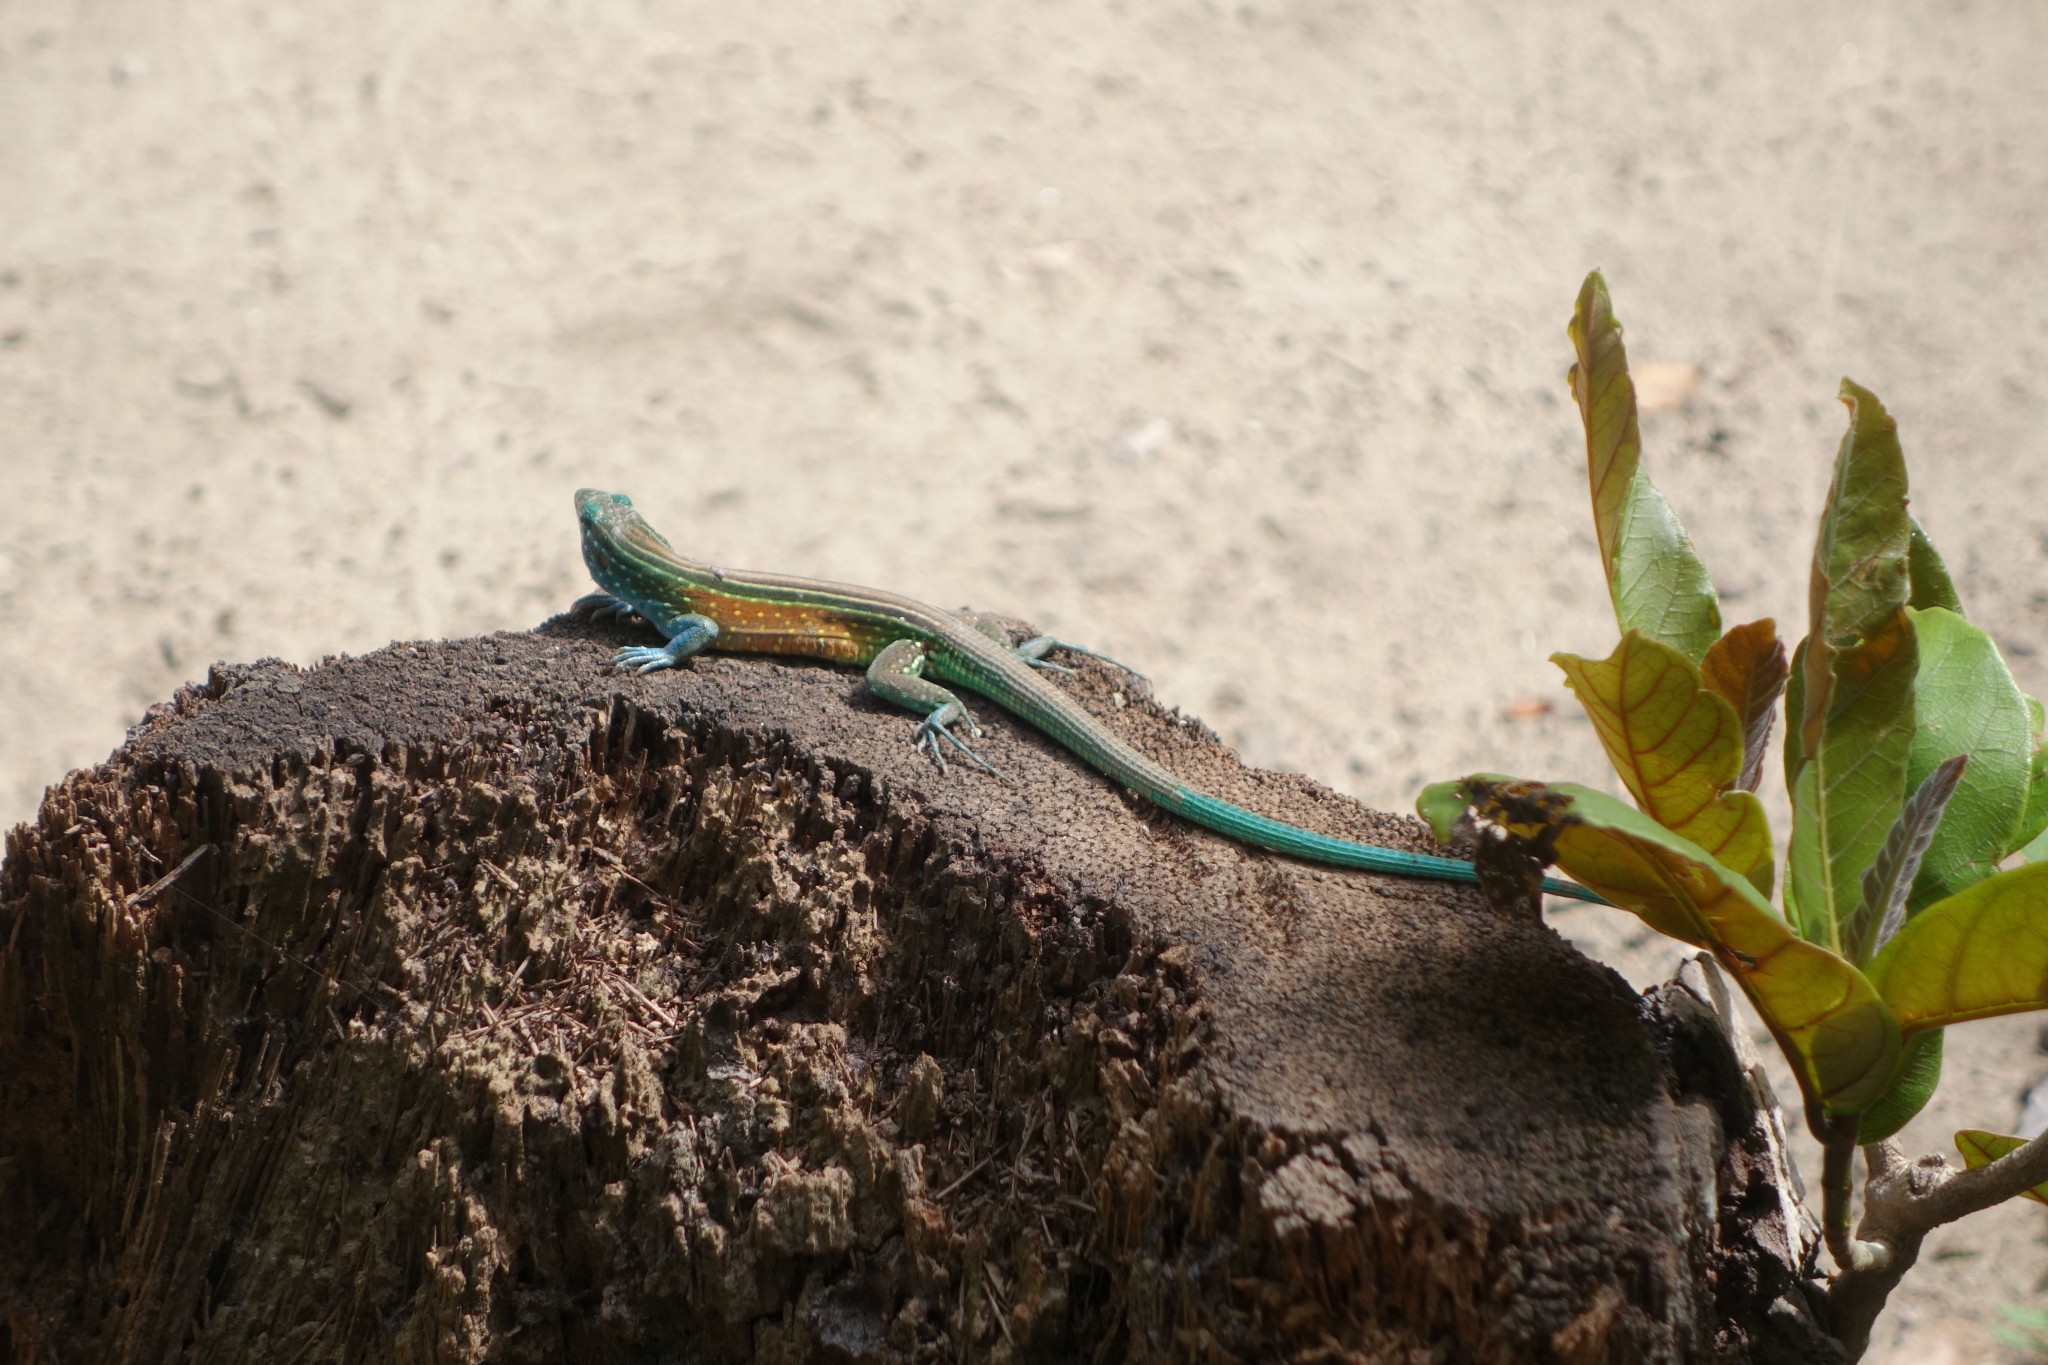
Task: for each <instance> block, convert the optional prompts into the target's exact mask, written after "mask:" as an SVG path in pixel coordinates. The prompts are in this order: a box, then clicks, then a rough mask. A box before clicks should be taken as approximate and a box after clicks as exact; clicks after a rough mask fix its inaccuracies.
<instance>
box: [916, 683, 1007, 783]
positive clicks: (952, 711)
mask: <svg viewBox="0 0 2048 1365" xmlns="http://www.w3.org/2000/svg"><path fill="white" fill-rule="evenodd" d="M955 722H958V723H960V724H963V725H965V726H966V727H967V733H968V734H970V735H972V736H974V738H976V739H980V738H981V727H980V726H979V725H976V724H975V723H974V717H973V716H970V715H968V714H967V708H966V707H964V706H962V705H961V704H960V703H959V702H957V701H953V702H948V703H947V704H946V705H944V706H941V707H939V708H938V709H937V710H936V711H933V712H932V713H931V714H930V715H928V716H926V717H925V718H924V720H923V721H922V722H921V723H920V724H919V725H918V727H917V747H918V748H920V749H922V750H924V751H925V752H926V753H927V754H930V755H931V760H932V762H934V763H936V764H938V765H939V771H940V772H944V771H946V755H945V752H944V749H943V748H942V747H941V745H940V743H939V741H940V740H942V739H943V740H944V741H945V742H946V743H947V744H950V745H952V746H953V747H954V748H956V749H958V750H959V751H960V752H961V753H962V754H964V755H965V756H966V758H967V761H968V762H969V763H972V764H973V765H974V766H975V767H977V768H979V769H981V770H982V771H983V772H985V773H987V774H989V775H990V776H991V777H1001V776H1002V774H1001V773H999V772H997V771H996V770H995V769H994V768H993V767H990V766H989V764H988V762H987V761H986V760H984V759H983V758H982V756H981V755H980V754H977V753H976V752H974V750H972V749H970V748H968V747H967V741H966V740H964V739H962V738H960V736H958V735H956V734H954V733H953V731H952V726H953V725H954V723H955Z"/></svg>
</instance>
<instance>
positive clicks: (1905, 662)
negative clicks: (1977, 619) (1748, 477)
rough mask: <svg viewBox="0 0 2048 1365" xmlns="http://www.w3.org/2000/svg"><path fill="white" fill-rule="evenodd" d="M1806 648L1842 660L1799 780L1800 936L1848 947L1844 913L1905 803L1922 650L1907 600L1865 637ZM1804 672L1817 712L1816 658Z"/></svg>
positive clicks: (1795, 866)
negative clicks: (1915, 686)
mask: <svg viewBox="0 0 2048 1365" xmlns="http://www.w3.org/2000/svg"><path fill="white" fill-rule="evenodd" d="M1806 649H1807V653H1808V660H1809V663H1810V662H1811V659H1812V656H1813V655H1815V654H1818V653H1822V652H1825V653H1827V654H1830V655H1832V656H1833V661H1832V666H1831V669H1830V672H1829V674H1828V675H1827V676H1826V677H1824V678H1823V679H1822V680H1821V683H1820V686H1821V688H1823V689H1824V691H1825V694H1826V696H1827V698H1828V701H1829V705H1828V708H1827V711H1826V713H1825V714H1824V715H1823V717H1822V718H1821V723H1820V725H1819V726H1818V727H1814V728H1813V729H1810V730H1809V733H1808V738H1807V740H1806V748H1805V753H1804V757H1805V760H1806V761H1805V762H1804V763H1803V764H1801V766H1800V769H1799V772H1798V775H1797V776H1796V777H1795V778H1794V779H1793V785H1792V845H1791V856H1790V859H1789V866H1788V878H1789V880H1791V881H1792V882H1793V884H1794V890H1793V894H1792V896H1791V898H1790V900H1791V903H1792V904H1793V905H1795V906H1796V907H1797V913H1798V916H1799V918H1798V920H1797V924H1798V927H1799V934H1800V937H1802V938H1805V939H1808V940H1809V941H1811V942H1814V943H1820V944H1823V945H1825V946H1827V947H1829V948H1832V949H1834V950H1836V951H1838V952H1839V951H1841V950H1842V947H1843V938H1842V930H1843V922H1844V921H1846V920H1847V919H1848V918H1849V917H1850V915H1851V914H1852V913H1853V911H1854V909H1855V906H1856V904H1857V902H1858V901H1859V900H1860V899H1861V892H1862V881H1863V870H1864V869H1865V868H1867V867H1869V866H1870V864H1871V863H1872V862H1873V861H1875V860H1876V858H1877V854H1878V850H1879V849H1881V848H1882V847H1884V841H1885V837H1886V836H1887V835H1888V834H1889V833H1890V831H1891V827H1892V823H1893V822H1894V821H1895V820H1897V819H1898V816H1899V811H1900V809H1901V808H1902V807H1903V806H1904V805H1905V787H1906V764H1907V760H1908V759H1909V757H1910V756H1911V753H1912V746H1913V680H1914V677H1915V676H1916V674H1917V671H1918V654H1917V650H1916V649H1915V642H1914V637H1913V625H1912V622H1911V621H1910V620H1908V619H1907V616H1906V612H1905V609H1904V608H1898V609H1896V610H1895V611H1894V612H1893V613H1892V617H1891V619H1890V621H1888V622H1887V623H1885V625H1884V626H1883V628H1882V629H1880V630H1879V631H1877V632H1876V633H1874V634H1873V635H1872V636H1871V637H1870V638H1869V639H1868V640H1866V641H1864V642H1863V643H1862V644H1859V645H1856V646H1854V647H1851V648H1847V649H1830V650H1823V649H1822V648H1821V647H1819V646H1817V645H1816V644H1815V642H1814V640H1813V639H1812V638H1809V639H1808V640H1807V642H1806ZM1802 681H1803V683H1804V684H1805V688H1806V692H1805V696H1804V701H1805V703H1806V708H1807V711H1808V714H1811V713H1812V712H1813V710H1814V706H1813V702H1814V695H1815V690H1814V689H1815V682H1814V670H1813V669H1812V668H1811V667H1809V668H1808V669H1807V670H1806V672H1805V674H1804V676H1803V679H1802ZM1814 729H1817V733H1814Z"/></svg>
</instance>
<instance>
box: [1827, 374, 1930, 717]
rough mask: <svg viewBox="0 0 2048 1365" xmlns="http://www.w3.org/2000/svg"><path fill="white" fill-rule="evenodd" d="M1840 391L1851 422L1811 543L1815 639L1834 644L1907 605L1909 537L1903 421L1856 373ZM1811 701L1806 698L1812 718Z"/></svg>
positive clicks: (1838, 645) (1868, 630) (1851, 640)
mask: <svg viewBox="0 0 2048 1365" xmlns="http://www.w3.org/2000/svg"><path fill="white" fill-rule="evenodd" d="M1841 398H1842V402H1843V404H1844V405H1845V406H1846V407H1847V408H1848V409H1849V429H1848V430H1847V431H1846V432H1844V433H1843V434H1842V443H1841V445H1840V446H1839V447H1838V448H1837V449H1836V451H1835V473H1834V480H1833V482H1832V483H1831V484H1830V485H1829V487H1828V498H1827V506H1826V509H1825V510H1824V511H1823V512H1822V513H1821V519H1820V535H1819V538H1818V539H1817V540H1816V541H1815V542H1814V547H1813V577H1812V584H1811V590H1810V594H1809V602H1808V611H1809V614H1810V616H1811V618H1812V620H1811V624H1810V626H1809V629H1810V631H1811V634H1812V636H1813V639H1814V640H1815V641H1819V642H1825V643H1826V644H1828V645H1829V646H1832V647H1834V648H1842V647H1844V646H1848V645H1852V644H1854V643H1855V642H1856V641H1858V640H1860V639H1862V638H1864V637H1865V636H1867V635H1869V634H1871V633H1872V632H1873V631H1876V630H1878V629H1880V628H1881V627H1882V625H1883V623H1884V622H1885V621H1886V620H1887V619H1888V618H1889V617H1890V616H1891V615H1892V613H1893V612H1894V611H1896V610H1897V609H1898V608H1900V607H1902V606H1904V605H1905V604H1906V597H1907V587H1908V582H1909V580H1908V577H1907V551H1908V545H1909V542H1910V540H1911V538H1912V519H1911V518H1910V517H1908V516H1907V515H1906V457H1905V453H1904V452H1903V451H1902V450H1901V449H1900V448H1899V429H1898V424H1897V423H1895V422H1894V421H1892V419H1891V416H1890V414H1889V413H1887V412H1886V411H1885V410H1884V405H1883V404H1882V403H1880V402H1878V401H1877V395H1875V394H1873V393H1871V392H1870V391H1869V390H1867V389H1864V388H1862V387H1860V386H1858V385H1857V384H1856V383H1855V382H1854V381H1853V380H1848V379H1844V380H1843V381H1842V392H1841ZM1813 681H1814V679H1812V678H1809V679H1808V683H1809V684H1811V683H1812V682H1813ZM1811 707H1812V702H1811V700H1810V699H1809V702H1808V708H1809V710H1808V720H1809V723H1811V720H1812V711H1811ZM1807 747H1809V748H1811V747H1812V745H1811V743H1810V742H1809V744H1808V746H1807Z"/></svg>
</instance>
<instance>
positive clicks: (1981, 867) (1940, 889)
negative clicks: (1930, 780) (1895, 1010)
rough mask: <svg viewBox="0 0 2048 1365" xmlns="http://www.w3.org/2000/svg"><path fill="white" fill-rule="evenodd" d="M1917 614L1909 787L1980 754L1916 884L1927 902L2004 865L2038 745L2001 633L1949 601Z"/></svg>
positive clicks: (1915, 903)
mask: <svg viewBox="0 0 2048 1365" xmlns="http://www.w3.org/2000/svg"><path fill="white" fill-rule="evenodd" d="M1909 614H1910V615H1911V616H1912V618H1913V634H1914V638H1915V639H1917V640H1918V641H1919V645H1920V671H1919V675H1918V677H1917V678H1916V679H1915V680H1914V684H1913V715H1914V729H1913V747H1912V752H1911V754H1910V756H1909V758H1908V760H1907V764H1906V786H1907V790H1909V791H1910V790H1912V789H1913V788H1915V787H1917V786H1918V785H1919V784H1920V783H1921V782H1923V781H1925V780H1926V779H1927V776H1928V775H1929V774H1930V773H1932V772H1933V771H1934V770H1935V768H1936V767H1937V766H1939V765H1940V764H1941V763H1942V762H1944V761H1946V760H1947V759H1949V758H1951V757H1953V756H1955V755H1957V754H1968V755H1969V758H1970V766H1969V769H1968V770H1967V771H1966V772H1964V774H1963V778H1962V782H1961V784H1960V785H1959V786H1958V787H1957V788H1956V793H1955V799H1954V800H1952V801H1950V802H1949V807H1948V815H1947V816H1946V817H1945V818H1944V819H1943V820H1942V822H1941V829H1940V830H1939V832H1937V833H1936V835H1935V837H1934V843H1933V845H1932V846H1931V847H1930V848H1929V849H1928V850H1927V857H1926V859H1925V861H1924V862H1922V863H1921V866H1920V880H1919V881H1918V882H1916V883H1915V884H1914V886H1913V897H1912V907H1913V908H1914V909H1918V908H1919V907H1921V906H1923V905H1927V904H1930V903H1931V902H1934V901H1937V900H1940V899H1941V898H1942V897H1943V896H1952V895H1954V894H1955V893H1956V892H1958V891H1961V890H1962V889H1963V888H1964V887H1966V886H1968V885H1970V884H1971V883H1973V882H1979V881H1982V880H1983V879H1984V878H1986V877H1988V876H1990V875H1991V874H1992V873H1993V872H1995V871H1997V870H1998V863H1999V859H2001V858H2003V857H2004V856H2005V854H2006V852H2007V851H2008V848H2009V847H2010V841H2011V839H2012V835H2013V831H2014V830H2015V829H2016V828H2017V827H2018V826H2019V823H2020V821H2021V818H2022V817H2023V816H2024V815H2025V814H2026V813H2027V804H2028V802H2027V793H2028V786H2029V782H2030V777H2029V773H2028V765H2029V761H2030V759H2031V758H2032V756H2033V751H2034V746H2033V717H2032V716H2030V715H2029V714H2028V713H2027V699H2026V697H2025V696H2024V695H2022V694H2021V692H2020V689H2019V684H2017V683H2015V682H2014V681H2013V680H2012V674H2011V673H2009V672H2007V671H2006V667H2005V660H2004V659H2002V658H2000V657H1999V653H1998V646H1997V645H1995V644H1993V643H1992V641H1991V637H1990V636H1989V635H1986V634H1985V633H1984V632H1983V631H1981V630H1979V629H1977V627H1975V626H1973V625H1971V624H1970V623H1969V622H1968V621H1965V620H1964V619H1963V618H1962V617H1960V616H1958V615H1956V614H1955V613H1954V612H1952V611H1949V610H1947V609H1946V608H1943V607H1929V608H1927V609H1926V610H1924V611H1913V612H1910V613H1909Z"/></svg>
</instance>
